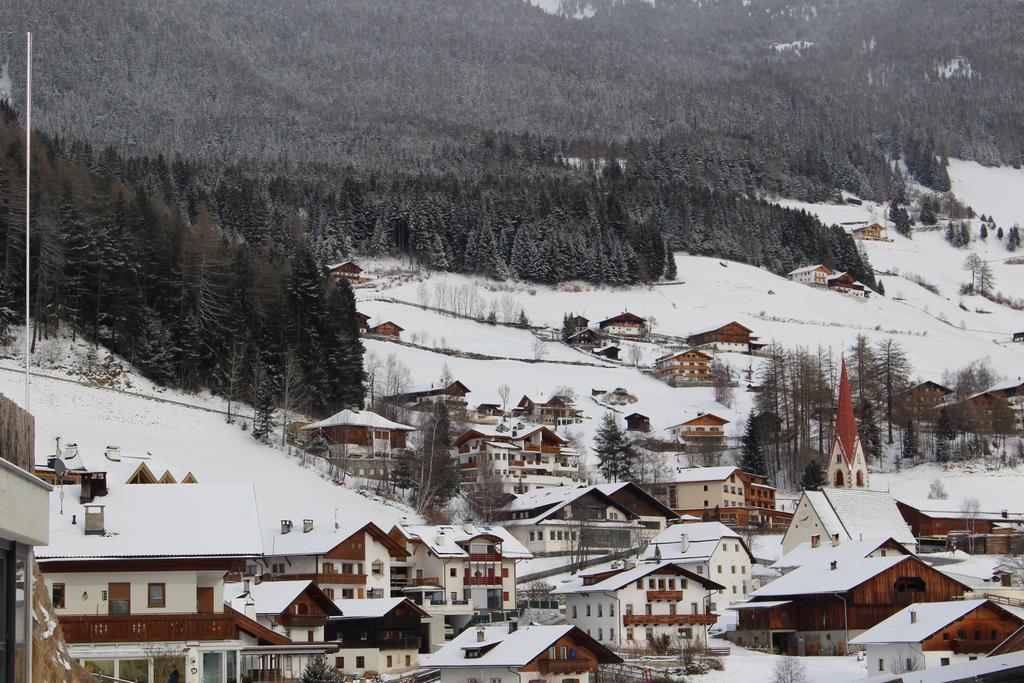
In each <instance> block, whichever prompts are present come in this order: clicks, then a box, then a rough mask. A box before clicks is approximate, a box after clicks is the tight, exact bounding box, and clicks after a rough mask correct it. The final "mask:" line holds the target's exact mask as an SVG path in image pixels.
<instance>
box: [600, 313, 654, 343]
mask: <svg viewBox="0 0 1024 683" xmlns="http://www.w3.org/2000/svg"><path fill="white" fill-rule="evenodd" d="M598 327H599V328H600V329H601V331H602V332H604V333H605V334H610V335H613V336H617V337H642V336H644V335H645V334H646V333H647V321H646V320H644V319H643V318H641V317H640V316H638V315H636V314H635V313H630V312H628V311H626V312H624V313H620V314H619V315H616V316H614V317H611V318H607V319H606V320H602V321H601V322H599V323H598Z"/></svg>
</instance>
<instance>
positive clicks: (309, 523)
mask: <svg viewBox="0 0 1024 683" xmlns="http://www.w3.org/2000/svg"><path fill="white" fill-rule="evenodd" d="M312 530H313V520H311V519H304V520H302V533H304V534H308V533H309V532H310V531H312Z"/></svg>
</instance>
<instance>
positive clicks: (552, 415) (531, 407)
mask: <svg viewBox="0 0 1024 683" xmlns="http://www.w3.org/2000/svg"><path fill="white" fill-rule="evenodd" d="M512 415H513V416H514V417H521V418H525V419H528V420H531V421H533V422H537V423H538V424H545V425H554V426H558V425H564V424H577V423H579V422H581V421H582V420H583V411H582V410H580V409H579V408H577V407H576V404H575V403H573V402H572V400H571V399H569V398H568V397H566V396H560V395H558V394H555V395H554V396H552V397H551V398H549V399H548V400H547V401H544V402H543V403H538V402H536V401H534V400H533V399H531V398H530V397H529V396H526V395H524V396H523V397H522V398H521V399H519V403H518V404H516V407H515V408H513V409H512Z"/></svg>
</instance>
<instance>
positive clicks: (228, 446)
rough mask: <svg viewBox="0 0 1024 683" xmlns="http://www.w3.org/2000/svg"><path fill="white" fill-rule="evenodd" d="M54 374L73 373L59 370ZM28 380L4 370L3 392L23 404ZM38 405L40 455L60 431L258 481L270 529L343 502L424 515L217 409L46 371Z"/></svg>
mask: <svg viewBox="0 0 1024 683" xmlns="http://www.w3.org/2000/svg"><path fill="white" fill-rule="evenodd" d="M10 366H11V363H10V362H9V361H8V362H7V363H5V367H10ZM51 374H53V375H54V376H55V377H57V376H63V377H65V378H68V377H69V376H68V375H67V374H66V373H60V372H59V371H56V370H54V371H51ZM23 382H24V379H23V376H22V375H21V374H20V373H18V372H11V371H7V370H4V371H0V392H2V393H3V394H4V395H6V396H8V397H9V398H11V399H13V400H15V401H17V402H18V403H19V404H23V402H24V396H25V394H24V383H23ZM134 384H135V387H136V390H142V389H144V388H145V385H148V384H149V383H148V382H146V381H145V380H139V379H136V380H135V381H134ZM150 386H151V385H150ZM161 396H162V397H163V398H166V399H171V400H178V401H182V402H186V403H188V402H196V403H203V402H201V401H196V400H195V397H192V396H189V395H186V394H181V393H179V392H173V391H163V392H162V394H161ZM214 401H217V399H210V400H208V401H207V402H206V403H210V402H214ZM218 407H219V406H218ZM31 412H32V413H33V415H35V419H36V459H37V462H45V460H46V456H47V455H49V454H52V453H53V451H54V448H55V439H56V437H58V436H59V437H61V443H62V444H66V443H68V442H76V443H77V444H78V446H79V449H80V450H83V451H84V450H86V449H88V450H95V451H97V452H101V451H102V450H103V448H104V447H105V446H107V445H116V446H120V447H121V449H122V452H124V453H126V454H131V453H138V454H145V453H147V452H150V453H152V454H153V457H155V458H157V459H159V460H160V461H162V462H164V463H166V464H167V465H169V466H171V467H172V468H176V469H180V470H182V471H191V472H193V473H194V474H195V476H196V477H197V478H198V480H199V481H200V482H201V483H211V484H216V483H219V484H227V483H250V482H251V483H253V484H255V486H256V492H257V496H258V500H259V505H260V510H259V514H260V519H261V523H262V524H263V526H264V527H265V530H270V529H273V528H274V527H275V526H277V525H278V524H279V520H281V519H303V518H312V519H314V520H316V521H318V522H319V523H322V524H329V523H333V520H334V515H335V511H336V510H337V515H338V517H339V518H340V519H346V518H351V517H352V516H353V515H357V516H359V517H361V518H366V519H368V520H369V519H372V520H373V521H375V522H376V523H377V524H378V525H379V526H388V528H390V525H391V524H395V523H398V522H400V521H402V519H403V517H406V516H408V519H409V520H410V521H417V520H416V517H415V515H414V514H412V513H410V512H408V511H407V510H405V509H402V508H398V507H393V506H390V505H387V504H384V503H383V502H378V501H377V500H374V499H370V498H367V497H365V496H363V495H361V494H360V493H357V492H356V491H354V490H352V489H348V488H345V487H342V486H338V485H335V484H333V483H331V482H330V481H328V480H326V479H324V478H323V477H322V476H320V474H319V473H318V472H317V471H315V470H313V469H307V468H303V467H301V466H300V464H299V461H298V460H297V459H295V458H292V457H289V456H287V455H285V454H284V453H283V452H282V451H280V450H278V449H277V448H274V447H271V446H266V445H263V444H260V443H258V442H257V441H256V440H254V439H253V438H252V436H251V435H250V434H249V432H243V431H242V430H241V429H240V428H239V426H238V425H237V424H236V425H228V424H226V423H225V416H224V415H220V414H217V413H211V412H207V411H203V410H198V409H195V408H188V407H184V406H178V405H172V404H167V403H163V402H159V401H155V400H151V399H147V398H143V397H139V396H134V395H126V394H122V393H119V392H117V391H111V390H107V389H102V388H97V387H89V386H82V385H80V384H76V383H73V382H66V381H60V380H58V379H56V378H48V377H45V376H42V377H33V379H32V395H31Z"/></svg>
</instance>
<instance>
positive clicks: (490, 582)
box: [462, 576, 501, 586]
mask: <svg viewBox="0 0 1024 683" xmlns="http://www.w3.org/2000/svg"><path fill="white" fill-rule="evenodd" d="M462 583H463V585H466V586H500V585H501V577H500V576H464V577H462Z"/></svg>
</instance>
